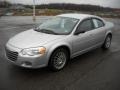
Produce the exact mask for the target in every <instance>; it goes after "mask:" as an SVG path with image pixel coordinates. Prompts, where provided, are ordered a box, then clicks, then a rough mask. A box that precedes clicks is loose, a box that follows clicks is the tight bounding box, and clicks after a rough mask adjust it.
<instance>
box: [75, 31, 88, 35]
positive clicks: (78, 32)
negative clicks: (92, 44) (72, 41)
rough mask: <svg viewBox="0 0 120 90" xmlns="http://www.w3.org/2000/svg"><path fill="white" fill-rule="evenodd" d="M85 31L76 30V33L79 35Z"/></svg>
mask: <svg viewBox="0 0 120 90" xmlns="http://www.w3.org/2000/svg"><path fill="white" fill-rule="evenodd" d="M85 32H86V31H85V30H76V32H75V35H78V34H80V33H85Z"/></svg>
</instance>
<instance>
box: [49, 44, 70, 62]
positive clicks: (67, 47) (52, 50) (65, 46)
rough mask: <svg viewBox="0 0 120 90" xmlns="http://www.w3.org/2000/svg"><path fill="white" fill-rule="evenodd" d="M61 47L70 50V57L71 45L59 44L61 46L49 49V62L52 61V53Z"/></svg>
mask: <svg viewBox="0 0 120 90" xmlns="http://www.w3.org/2000/svg"><path fill="white" fill-rule="evenodd" d="M59 48H64V49H66V50H67V51H68V54H69V58H70V56H71V49H70V47H69V46H67V45H59V46H56V47H55V48H51V50H50V51H49V53H50V54H49V55H48V63H49V61H50V58H51V55H52V54H53V53H54V52H55V50H57V49H59Z"/></svg>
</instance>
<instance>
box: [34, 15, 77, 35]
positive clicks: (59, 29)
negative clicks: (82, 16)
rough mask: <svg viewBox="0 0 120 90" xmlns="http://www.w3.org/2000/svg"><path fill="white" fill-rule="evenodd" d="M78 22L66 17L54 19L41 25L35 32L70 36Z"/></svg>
mask: <svg viewBox="0 0 120 90" xmlns="http://www.w3.org/2000/svg"><path fill="white" fill-rule="evenodd" d="M77 22H78V19H75V18H68V17H54V18H52V19H49V20H47V21H45V22H44V23H42V24H41V25H40V26H39V27H38V28H36V31H39V32H43V33H47V34H58V35H66V34H70V33H71V32H72V30H73V28H74V26H75V25H76V23H77Z"/></svg>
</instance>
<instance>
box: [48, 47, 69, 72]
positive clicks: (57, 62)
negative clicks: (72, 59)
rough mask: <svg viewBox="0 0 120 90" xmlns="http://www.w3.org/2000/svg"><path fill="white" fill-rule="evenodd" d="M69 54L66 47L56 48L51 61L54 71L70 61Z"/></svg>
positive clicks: (51, 67) (50, 64) (50, 66)
mask: <svg viewBox="0 0 120 90" xmlns="http://www.w3.org/2000/svg"><path fill="white" fill-rule="evenodd" d="M68 58H69V55H68V52H67V50H66V49H63V48H59V49H57V50H55V51H54V52H53V54H52V56H51V58H50V61H49V68H50V69H52V70H53V71H59V70H61V69H63V68H64V67H65V65H66V63H67V61H68Z"/></svg>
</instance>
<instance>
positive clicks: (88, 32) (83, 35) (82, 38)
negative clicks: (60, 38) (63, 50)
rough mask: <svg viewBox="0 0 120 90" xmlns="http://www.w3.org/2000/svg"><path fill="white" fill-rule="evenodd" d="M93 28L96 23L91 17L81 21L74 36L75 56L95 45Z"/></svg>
mask: <svg viewBox="0 0 120 90" xmlns="http://www.w3.org/2000/svg"><path fill="white" fill-rule="evenodd" d="M93 29H94V25H93V22H92V19H91V18H88V19H85V20H83V21H81V22H80V24H79V25H78V27H77V29H76V31H75V34H74V35H73V38H72V45H73V50H72V51H73V56H77V55H79V54H81V53H84V52H85V51H87V50H89V49H90V48H92V46H93V45H94V38H93V35H92V33H93Z"/></svg>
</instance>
